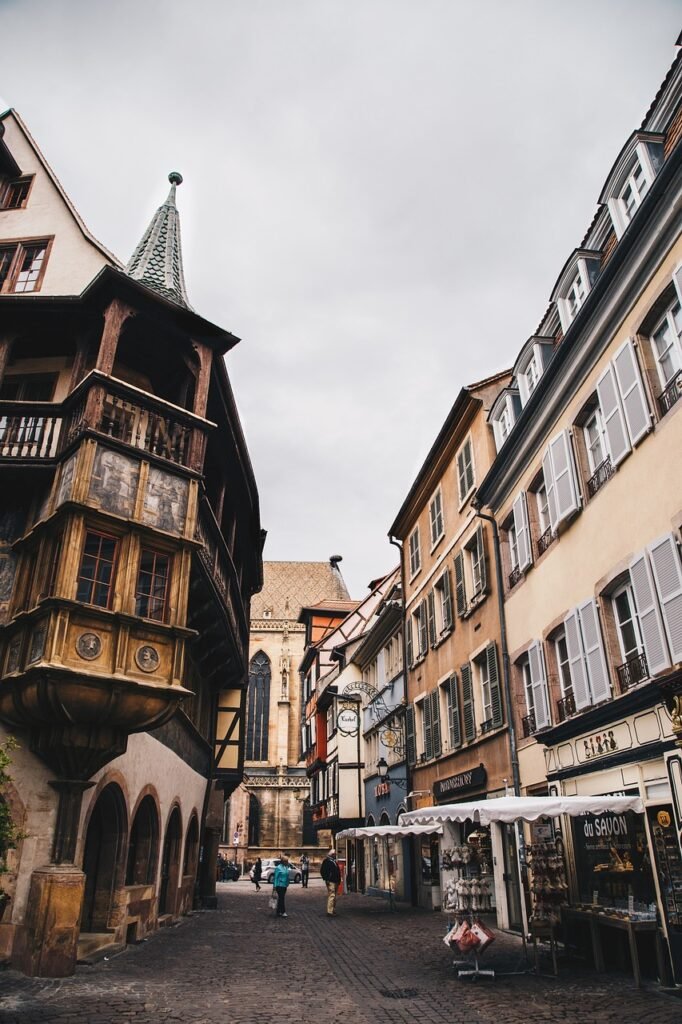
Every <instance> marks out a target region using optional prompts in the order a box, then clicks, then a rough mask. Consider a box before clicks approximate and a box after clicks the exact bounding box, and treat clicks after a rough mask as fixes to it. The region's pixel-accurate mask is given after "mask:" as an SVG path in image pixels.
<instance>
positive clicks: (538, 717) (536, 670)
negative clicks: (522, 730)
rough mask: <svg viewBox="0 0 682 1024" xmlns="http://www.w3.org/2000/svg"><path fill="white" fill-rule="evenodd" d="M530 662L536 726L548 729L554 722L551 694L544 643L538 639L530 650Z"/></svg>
mask: <svg viewBox="0 0 682 1024" xmlns="http://www.w3.org/2000/svg"><path fill="white" fill-rule="evenodd" d="M528 663H529V666H530V684H531V689H532V691H533V707H534V709H535V727H536V728H537V729H546V728H547V726H548V725H551V724H552V719H551V716H550V713H549V694H548V692H547V676H546V674H545V660H544V658H543V656H542V644H541V643H539V642H538V641H537V640H536V641H535V642H534V643H532V644H531V646H530V648H529V650H528Z"/></svg>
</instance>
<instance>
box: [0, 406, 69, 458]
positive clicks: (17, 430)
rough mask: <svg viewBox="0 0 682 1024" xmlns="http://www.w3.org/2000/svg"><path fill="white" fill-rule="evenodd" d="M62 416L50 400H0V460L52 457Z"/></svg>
mask: <svg viewBox="0 0 682 1024" xmlns="http://www.w3.org/2000/svg"><path fill="white" fill-rule="evenodd" d="M62 419H63V417H62V410H61V407H60V406H59V405H54V404H53V403H51V402H0V459H31V460H33V459H36V460H40V459H53V458H54V457H55V455H56V454H57V451H58V450H59V438H60V435H61V429H62Z"/></svg>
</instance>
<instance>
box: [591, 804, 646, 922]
mask: <svg viewBox="0 0 682 1024" xmlns="http://www.w3.org/2000/svg"><path fill="white" fill-rule="evenodd" d="M571 821H572V825H573V846H574V850H575V864H576V872H577V876H578V889H579V893H580V900H581V902H583V903H592V902H593V900H594V897H595V895H596V897H597V900H598V902H599V903H601V904H602V905H605V906H613V907H619V906H621V905H623V907H624V908H627V906H628V902H627V901H628V900H629V898H630V897H632V898H633V899H634V900H636V901H637V903H638V906H637V909H638V910H640V909H644V905H647V906H648V905H650V904H651V903H652V901H655V899H656V893H655V889H654V881H653V876H652V874H651V861H650V858H649V850H648V844H647V840H646V831H645V827H644V818H643V815H641V814H635V813H634V812H633V811H626V812H625V814H617V813H614V812H613V811H605V812H604V813H603V814H583V815H581V816H580V817H578V818H572V819H571Z"/></svg>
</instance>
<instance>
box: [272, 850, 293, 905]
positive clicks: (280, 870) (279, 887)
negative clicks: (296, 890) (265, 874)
mask: <svg viewBox="0 0 682 1024" xmlns="http://www.w3.org/2000/svg"><path fill="white" fill-rule="evenodd" d="M288 885H289V858H288V857H287V855H286V853H283V854H282V859H281V860H280V862H279V864H278V865H277V867H276V868H275V873H274V875H273V876H272V887H273V889H274V890H275V892H276V893H277V917H288V916H289V915H288V914H287V912H286V908H285V906H284V897H285V896H286V894H287V886H288Z"/></svg>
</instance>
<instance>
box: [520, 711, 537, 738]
mask: <svg viewBox="0 0 682 1024" xmlns="http://www.w3.org/2000/svg"><path fill="white" fill-rule="evenodd" d="M521 728H522V729H523V735H524V736H533V735H534V733H536V732H537V726H536V724H535V712H534V711H531V712H530V714H528V715H526V716H525V718H522V719H521Z"/></svg>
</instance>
